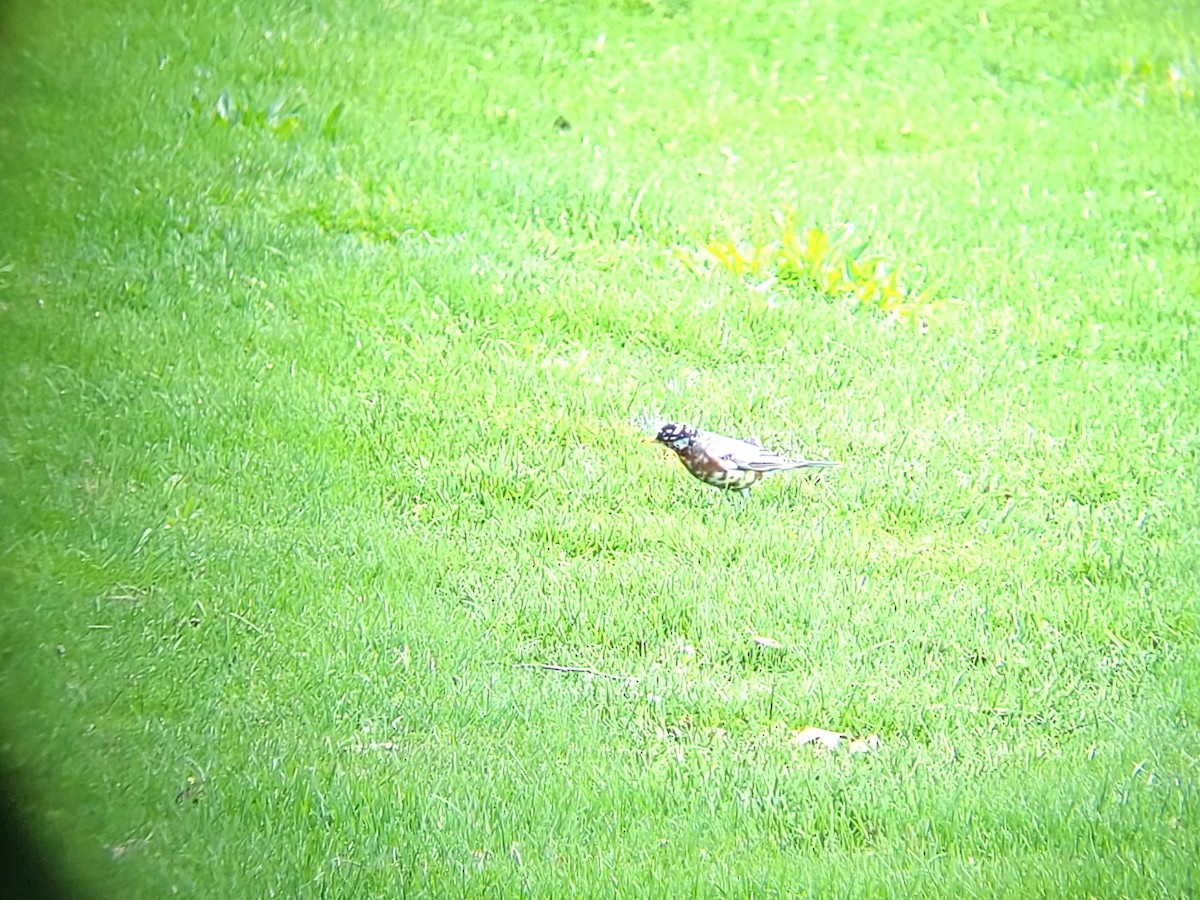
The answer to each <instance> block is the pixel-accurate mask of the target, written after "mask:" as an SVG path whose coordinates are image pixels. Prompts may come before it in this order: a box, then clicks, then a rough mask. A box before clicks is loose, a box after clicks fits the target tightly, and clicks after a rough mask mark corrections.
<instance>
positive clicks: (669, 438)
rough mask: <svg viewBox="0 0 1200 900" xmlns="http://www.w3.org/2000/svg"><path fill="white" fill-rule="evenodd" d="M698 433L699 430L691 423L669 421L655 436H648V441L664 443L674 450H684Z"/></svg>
mask: <svg viewBox="0 0 1200 900" xmlns="http://www.w3.org/2000/svg"><path fill="white" fill-rule="evenodd" d="M697 434H699V432H698V431H696V429H695V428H692V427H691V426H690V425H684V424H682V423H680V422H668V423H667V424H666V425H664V426H663V427H662V428H660V429H658V434H656V435H655V436H654V437H652V438H646V442H647V443H652V444H663V445H664V446H667V447H670V448H671V449H672V450H684V449H686V448H687V447H689V446H691V443H692V441H694V440H695V439H696V435H697Z"/></svg>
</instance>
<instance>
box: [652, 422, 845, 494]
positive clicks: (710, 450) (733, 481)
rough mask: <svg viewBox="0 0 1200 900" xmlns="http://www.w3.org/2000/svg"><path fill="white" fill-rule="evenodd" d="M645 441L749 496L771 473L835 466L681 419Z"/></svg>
mask: <svg viewBox="0 0 1200 900" xmlns="http://www.w3.org/2000/svg"><path fill="white" fill-rule="evenodd" d="M644 443H647V444H662V445H663V446H664V447H668V448H669V449H671V450H674V451H675V455H676V456H678V457H679V460H680V462H682V463H683V467H684V468H685V469H687V470H688V472H689V473H691V474H692V475H694V476H695V477H696V478H698V479H700V480H701V481H703V482H704V483H705V484H710V485H712V486H713V487H717V488H722V489H724V490H727V491H738V492H739V493H740V494H741V495H742V498H743V499H745V498H747V497H749V496H750V488H751V486H752V485H754V484H755V483H757V482H758V481H760V480H761V479H762V478H764V477H765V476H767V475H769V474H770V473H772V472H785V471H788V470H789V469H815V468H822V469H823V468H828V467H830V466H836V465H837V463H835V462H829V461H827V460H810V459H789V458H788V457H786V456H780V455H779V454H778V453H773V452H771V451H770V450H767V449H764V448H763V446H762V444H760V443H759V442H758V441H756V440H750V441H744V440H741V439H740V438H735V437H727V436H725V435H723V434H716V433H714V432H711V431H701V430H700V429H699V428H694V427H693V426H691V425H684V424H683V423H682V422H667V423H666V424H665V425H663V426H662V427H661V428H660V429H659V430H658V434H656V435H655V436H654V437H648V438H646V439H645V441H644Z"/></svg>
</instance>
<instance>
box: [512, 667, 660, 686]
mask: <svg viewBox="0 0 1200 900" xmlns="http://www.w3.org/2000/svg"><path fill="white" fill-rule="evenodd" d="M517 667H518V668H521V669H542V670H543V671H546V672H562V673H564V674H566V675H591V676H593V677H594V678H608V679H610V680H612V681H624V682H625V683H626V684H637V681H638V680H637V679H636V678H633V677H631V676H629V675H613V674H611V673H609V672H597V671H596V670H595V669H589V668H588V667H587V666H556V665H554V664H552V663H517Z"/></svg>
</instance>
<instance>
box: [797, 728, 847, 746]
mask: <svg viewBox="0 0 1200 900" xmlns="http://www.w3.org/2000/svg"><path fill="white" fill-rule="evenodd" d="M848 737H850V735H848V734H842V733H841V732H839V731H829V730H827V729H825V728H814V727H813V726H812V725H809V726H808V727H807V728H804V729H802V730H800V731H793V732H792V741H793V742H794V743H797V744H799V745H801V746H804V745H805V744H820V745H821V746H822V747H824V748H825V749H826V750H836V749H837V748H838V746H839V745H840V744H841V743H842V739H843V738H848Z"/></svg>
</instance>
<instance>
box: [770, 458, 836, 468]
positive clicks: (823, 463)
mask: <svg viewBox="0 0 1200 900" xmlns="http://www.w3.org/2000/svg"><path fill="white" fill-rule="evenodd" d="M840 465H841V463H835V462H832V461H831V460H828V459H789V460H788V464H787V465H786V466H784V468H787V469H828V468H830V467H831V466H840Z"/></svg>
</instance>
